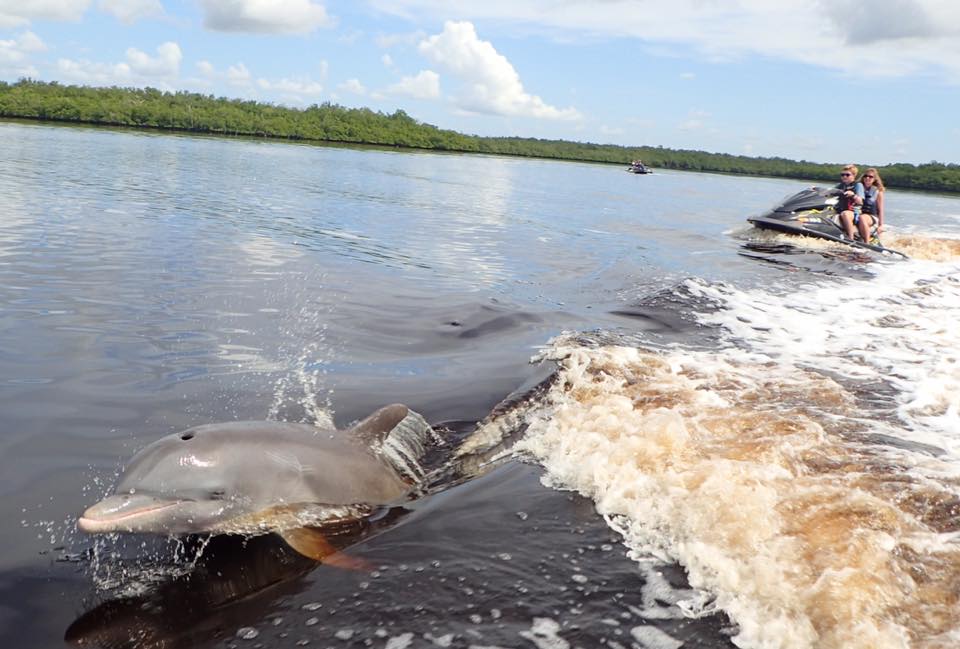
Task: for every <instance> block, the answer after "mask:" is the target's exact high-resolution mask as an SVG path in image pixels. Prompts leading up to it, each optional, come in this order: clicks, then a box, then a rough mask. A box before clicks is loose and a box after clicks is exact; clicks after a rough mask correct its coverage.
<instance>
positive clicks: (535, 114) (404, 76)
mask: <svg viewBox="0 0 960 649" xmlns="http://www.w3.org/2000/svg"><path fill="white" fill-rule="evenodd" d="M22 77H31V78H34V79H41V80H45V81H59V82H61V83H71V84H83V85H93V86H104V85H106V86H109V85H118V86H136V87H143V86H151V87H154V88H160V89H163V90H189V91H193V92H201V93H204V94H212V95H216V96H224V97H239V98H245V99H255V100H258V101H264V102H272V103H277V104H282V105H287V106H293V107H305V106H309V105H311V104H318V103H323V102H332V103H336V104H340V105H343V106H350V107H361V106H366V107H369V108H372V109H374V110H379V111H383V112H386V113H392V112H394V111H395V110H398V109H400V110H404V111H405V112H407V113H408V114H409V115H411V116H412V117H414V118H416V119H418V120H420V121H423V122H427V123H429V124H434V125H436V126H439V127H441V128H449V129H454V130H457V131H460V132H462V133H468V134H478V135H504V136H521V137H537V138H550V139H564V140H574V141H582V142H597V143H604V144H608V143H609V144H620V145H624V146H663V147H669V148H682V149H698V150H705V151H714V152H723V153H731V154H742V155H751V156H782V157H787V158H792V159H797V160H811V161H815V162H834V163H844V162H852V161H856V162H860V163H866V164H888V163H893V162H910V163H915V164H916V163H924V162H929V161H932V160H937V161H940V162H952V163H960V1H957V0H871V1H870V2H855V1H853V0H464V1H459V2H458V1H446V0H444V1H441V0H396V1H387V0H354V1H351V2H340V1H334V0H0V79H2V80H4V81H11V82H12V81H16V80H17V79H19V78H22Z"/></svg>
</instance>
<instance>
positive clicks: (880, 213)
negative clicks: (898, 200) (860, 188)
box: [877, 192, 885, 234]
mask: <svg viewBox="0 0 960 649" xmlns="http://www.w3.org/2000/svg"><path fill="white" fill-rule="evenodd" d="M884 193H885V192H877V234H880V233H881V232H883V195H884Z"/></svg>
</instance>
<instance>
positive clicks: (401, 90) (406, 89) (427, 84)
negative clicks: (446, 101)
mask: <svg viewBox="0 0 960 649" xmlns="http://www.w3.org/2000/svg"><path fill="white" fill-rule="evenodd" d="M386 92H387V94H390V95H401V96H404V97H413V98H415V99H437V98H438V97H439V96H440V75H438V74H437V73H436V72H434V71H433V70H420V72H418V73H417V74H416V76H413V77H403V78H402V79H401V80H400V81H399V82H397V83H395V84H393V85H392V86H390V87H389V88H387V91H386Z"/></svg>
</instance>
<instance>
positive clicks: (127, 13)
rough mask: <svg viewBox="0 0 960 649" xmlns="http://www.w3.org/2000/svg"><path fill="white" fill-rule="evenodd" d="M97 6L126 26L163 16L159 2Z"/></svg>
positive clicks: (121, 0)
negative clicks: (142, 19)
mask: <svg viewBox="0 0 960 649" xmlns="http://www.w3.org/2000/svg"><path fill="white" fill-rule="evenodd" d="M0 1H2V0H0ZM97 6H98V7H100V10H101V11H104V12H106V13H108V14H111V15H113V16H114V17H116V18H117V19H118V20H120V21H121V22H124V23H127V24H131V23H135V22H137V21H138V20H140V19H141V18H152V17H154V16H162V15H163V5H162V4H160V0H100V2H99V3H98V5H97Z"/></svg>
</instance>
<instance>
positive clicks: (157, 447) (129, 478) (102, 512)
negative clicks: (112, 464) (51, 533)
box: [77, 426, 253, 534]
mask: <svg viewBox="0 0 960 649" xmlns="http://www.w3.org/2000/svg"><path fill="white" fill-rule="evenodd" d="M218 437H219V434H218V431H217V430H216V429H215V427H213V426H198V427H197V428H192V429H189V430H186V431H184V432H182V433H176V434H174V435H168V436H166V437H163V438H161V439H159V440H157V441H156V442H154V443H153V444H150V445H149V446H147V447H146V448H144V449H143V450H141V451H140V452H139V453H137V454H136V455H134V456H133V458H132V459H131V461H130V463H129V465H128V466H127V468H126V470H125V471H124V473H123V475H122V477H121V479H120V482H119V484H118V485H117V488H116V490H115V493H114V494H113V495H111V496H108V497H106V498H104V499H103V500H101V501H100V502H98V503H96V504H95V505H93V506H91V507H89V508H88V509H87V510H86V511H84V512H83V514H82V515H81V516H80V518H79V520H78V521H77V526H78V527H79V528H80V529H81V530H82V531H84V532H87V533H90V534H101V533H110V532H133V533H152V534H191V533H196V532H202V531H209V530H211V529H212V528H213V527H215V526H216V524H218V523H220V522H222V521H223V520H225V519H227V518H230V517H232V516H236V515H238V514H242V513H245V512H246V509H247V507H246V506H247V505H249V504H251V502H252V498H251V497H250V496H251V493H250V489H244V488H243V487H244V486H245V485H244V484H243V480H244V479H246V482H247V484H252V483H253V481H252V480H250V476H249V474H246V475H245V472H244V471H242V468H243V467H242V461H241V460H242V459H243V457H244V453H245V455H246V456H250V455H252V453H251V452H250V449H249V448H248V447H247V448H244V447H243V446H242V445H240V446H230V445H225V444H222V443H219V440H218ZM238 465H239V466H238ZM227 467H230V468H232V469H234V470H232V471H227V470H225V469H226V468H227ZM238 468H239V469H240V470H237V469H238Z"/></svg>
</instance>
